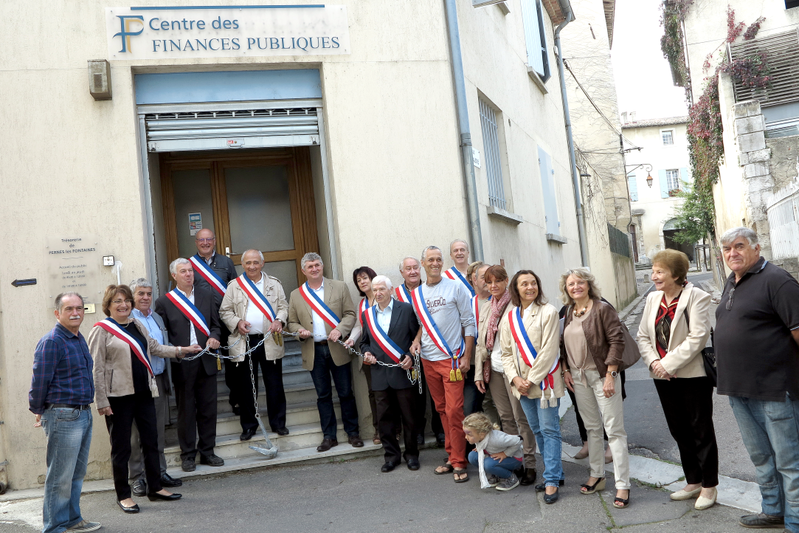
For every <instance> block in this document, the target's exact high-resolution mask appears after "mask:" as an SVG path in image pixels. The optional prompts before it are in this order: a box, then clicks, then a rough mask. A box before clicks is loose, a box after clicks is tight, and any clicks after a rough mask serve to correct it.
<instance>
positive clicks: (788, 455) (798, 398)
mask: <svg viewBox="0 0 799 533" xmlns="http://www.w3.org/2000/svg"><path fill="white" fill-rule="evenodd" d="M721 245H722V252H723V255H724V261H725V262H726V263H727V266H728V267H729V268H730V270H732V274H730V276H729V277H728V278H727V281H726V283H725V284H724V292H723V294H722V297H721V302H720V303H719V306H718V307H717V308H716V332H715V349H716V360H717V365H718V393H719V394H723V395H726V396H729V397H730V405H731V406H732V411H733V413H734V414H735V419H736V421H737V422H738V427H739V429H740V430H741V437H742V439H743V442H744V445H745V446H746V450H747V451H748V452H749V457H750V459H751V460H752V463H754V465H755V471H756V472H757V482H758V484H759V485H760V494H761V496H762V498H763V503H762V512H761V513H758V514H754V515H745V516H742V517H741V519H740V520H739V524H740V525H741V526H743V527H748V528H780V529H782V528H783V527H784V528H785V529H784V530H785V531H791V532H793V533H797V532H799V447H797V445H796V444H797V442H799V283H798V282H797V281H796V279H794V278H793V277H792V276H791V275H790V274H788V272H786V271H785V270H783V269H781V268H780V267H778V266H775V265H773V264H772V263H770V262H768V261H767V260H766V259H765V258H763V257H761V256H760V245H759V244H758V243H757V234H756V233H755V232H754V231H752V230H751V229H749V228H734V229H731V230H729V231H728V232H727V233H725V234H724V235H723V236H722V237H721Z"/></svg>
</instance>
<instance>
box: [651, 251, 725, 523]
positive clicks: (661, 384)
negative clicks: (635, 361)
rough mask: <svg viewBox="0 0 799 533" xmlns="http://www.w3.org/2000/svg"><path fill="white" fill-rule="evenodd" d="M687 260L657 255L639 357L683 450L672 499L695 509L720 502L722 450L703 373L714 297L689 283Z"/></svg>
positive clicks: (710, 388) (710, 387)
mask: <svg viewBox="0 0 799 533" xmlns="http://www.w3.org/2000/svg"><path fill="white" fill-rule="evenodd" d="M687 273H688V256H686V255H685V254H684V253H682V252H680V251H677V250H663V251H662V252H658V253H657V255H655V257H654V259H653V260H652V281H653V282H654V284H655V289H657V290H655V291H654V292H652V293H650V294H649V296H648V297H647V299H646V307H644V312H643V314H642V315H641V325H640V326H639V328H638V346H639V348H640V349H641V357H642V358H643V360H644V361H645V362H646V365H647V366H648V367H649V371H650V373H651V375H652V377H653V378H654V379H655V388H656V389H657V391H658V396H660V403H661V404H662V406H663V414H664V415H666V423H667V424H668V426H669V432H671V436H672V437H674V440H675V441H677V447H678V448H679V450H680V462H682V469H683V472H685V482H686V485H685V487H683V488H682V489H681V490H678V491H677V492H675V493H673V494H672V495H671V499H672V500H688V499H690V498H694V497H696V496H697V495H698V496H699V498H698V499H697V500H696V504H695V506H694V507H695V508H696V509H697V510H700V511H701V510H704V509H708V508H709V507H712V506H713V504H714V503H716V496H717V491H716V485H718V484H719V450H718V446H717V444H716V433H715V430H714V428H713V381H712V380H711V379H710V378H708V377H707V375H706V374H705V364H704V360H703V358H702V349H703V348H704V347H705V344H707V339H708V337H710V315H709V308H710V295H709V294H707V293H706V292H704V291H703V290H700V289H698V288H696V287H694V285H693V284H692V283H690V282H688V281H687V280H686V279H685V276H686V274H687Z"/></svg>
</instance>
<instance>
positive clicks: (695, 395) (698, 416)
mask: <svg viewBox="0 0 799 533" xmlns="http://www.w3.org/2000/svg"><path fill="white" fill-rule="evenodd" d="M655 388H656V389H657V391H658V396H660V403H661V404H662V405H663V414H664V415H666V423H667V424H668V425H669V432H670V433H671V436H672V437H674V440H675V441H677V447H678V448H679V450H680V462H681V463H682V470H683V472H685V482H686V483H688V484H695V483H701V484H702V486H703V487H715V486H716V485H718V484H719V449H718V445H717V444H716V431H715V429H714V427H713V382H712V381H711V380H710V379H708V378H707V377H701V378H674V379H671V380H669V381H666V380H664V379H656V380H655Z"/></svg>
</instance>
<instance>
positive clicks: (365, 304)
mask: <svg viewBox="0 0 799 533" xmlns="http://www.w3.org/2000/svg"><path fill="white" fill-rule="evenodd" d="M367 309H369V302H368V301H367V300H366V298H361V303H359V304H358V324H360V325H361V327H363V323H362V322H361V315H362V314H363V312H364V311H366V310H367Z"/></svg>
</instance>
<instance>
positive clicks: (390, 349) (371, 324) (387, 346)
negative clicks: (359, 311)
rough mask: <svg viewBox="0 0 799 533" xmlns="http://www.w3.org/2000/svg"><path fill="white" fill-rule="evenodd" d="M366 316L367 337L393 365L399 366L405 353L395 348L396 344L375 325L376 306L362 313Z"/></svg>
mask: <svg viewBox="0 0 799 533" xmlns="http://www.w3.org/2000/svg"><path fill="white" fill-rule="evenodd" d="M364 316H366V326H367V327H368V328H369V335H371V337H372V338H373V339H374V340H375V341H376V342H377V344H378V346H380V349H381V350H383V352H384V353H385V354H386V355H387V356H389V357H390V358H391V359H392V360H393V361H394V362H395V363H397V364H399V362H400V359H402V357H403V356H404V355H405V353H404V352H403V351H402V349H400V347H399V346H397V343H396V342H394V341H393V340H391V338H390V337H389V336H388V335H387V334H386V333H385V332H384V331H383V328H381V327H380V324H378V323H377V304H375V305H373V306H372V307H370V308H369V309H367V310H366V312H365V313H364Z"/></svg>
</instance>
